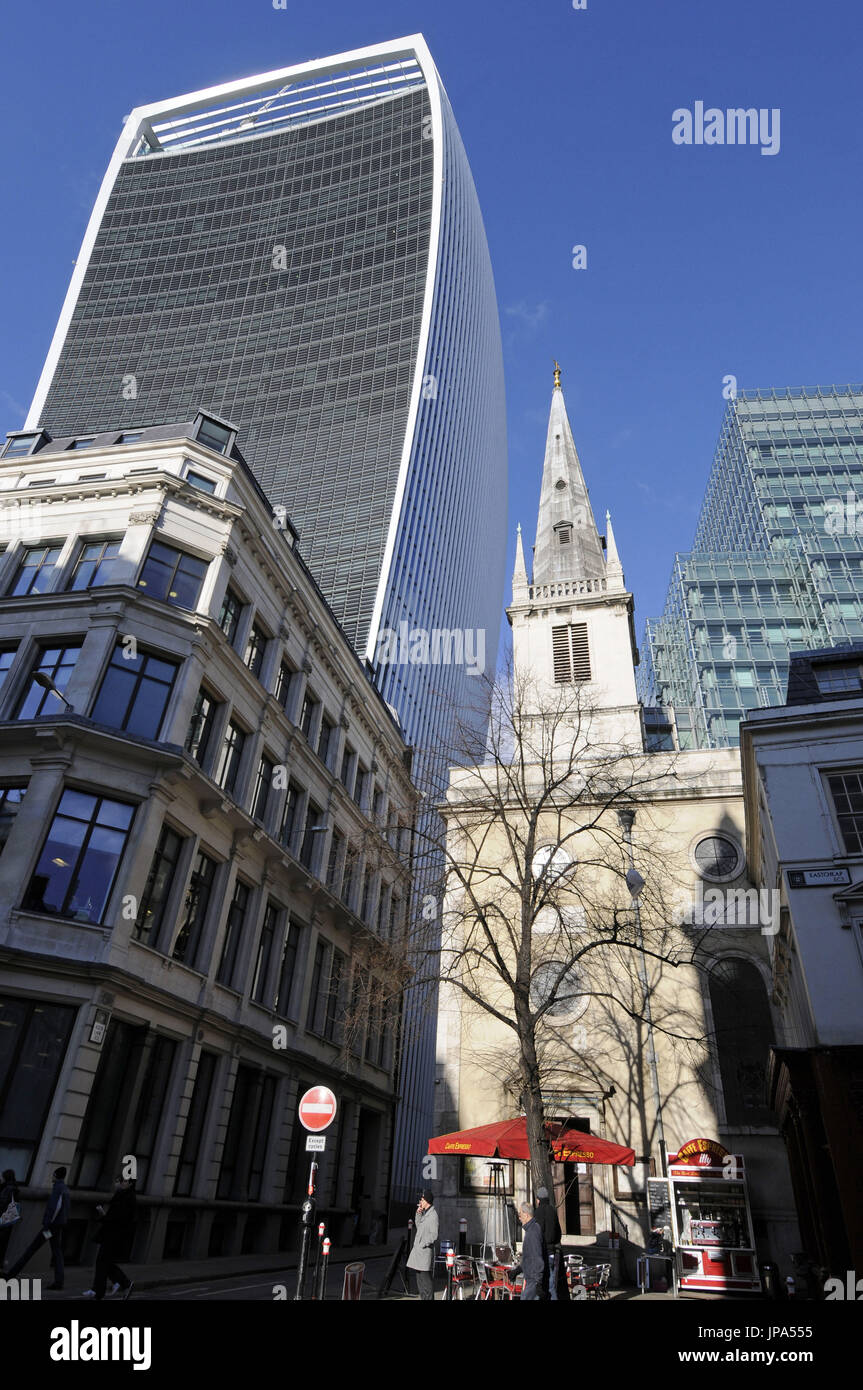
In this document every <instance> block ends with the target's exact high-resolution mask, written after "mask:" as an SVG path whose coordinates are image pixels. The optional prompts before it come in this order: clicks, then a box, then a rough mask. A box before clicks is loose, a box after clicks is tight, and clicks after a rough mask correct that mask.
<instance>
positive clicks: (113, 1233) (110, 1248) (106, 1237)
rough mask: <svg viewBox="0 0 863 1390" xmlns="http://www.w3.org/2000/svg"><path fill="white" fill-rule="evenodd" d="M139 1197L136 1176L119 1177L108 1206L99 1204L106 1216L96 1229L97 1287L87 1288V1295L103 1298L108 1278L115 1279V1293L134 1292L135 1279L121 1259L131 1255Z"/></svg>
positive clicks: (94, 1280)
mask: <svg viewBox="0 0 863 1390" xmlns="http://www.w3.org/2000/svg"><path fill="white" fill-rule="evenodd" d="M136 1204H137V1197H136V1195H135V1180H134V1178H118V1179H117V1182H116V1186H115V1189H114V1195H113V1196H112V1198H111V1200H110V1202H109V1203H108V1210H107V1211H106V1210H105V1208H104V1207H103V1206H98V1207H97V1208H96V1211H97V1212H98V1213H99V1215H100V1216H101V1218H102V1220H101V1222H100V1224H99V1229H98V1231H97V1233H96V1240H97V1241H98V1243H99V1253H98V1255H97V1256H96V1268H95V1269H94V1271H93V1287H92V1289H87V1290H86V1291H85V1293H84V1295H83V1297H84V1298H95V1299H102V1298H104V1297H105V1287H106V1285H107V1282H108V1279H109V1278H110V1280H111V1283H112V1288H111V1293H112V1294H115V1293H120V1291H121V1290H122V1292H123V1297H124V1298H128V1297H129V1294H130V1293H131V1292H132V1287H133V1286H132V1280H131V1279H130V1278H129V1276H128V1274H126V1273H125V1272H124V1271H123V1270H122V1269H121V1268H120V1266H119V1264H118V1263H117V1261H118V1260H125V1259H128V1257H129V1254H130V1253H131V1249H132V1239H133V1237H134V1234H135V1220H136V1211H135V1208H136Z"/></svg>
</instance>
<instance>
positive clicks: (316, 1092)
mask: <svg viewBox="0 0 863 1390" xmlns="http://www.w3.org/2000/svg"><path fill="white" fill-rule="evenodd" d="M299 1116H300V1124H301V1125H302V1126H303V1128H304V1129H308V1130H311V1131H312V1133H313V1134H316V1133H320V1131H321V1130H322V1129H326V1128H327V1126H328V1125H331V1124H332V1122H333V1120H334V1119H335V1118H336V1098H335V1096H334V1095H333V1093H332V1091H331V1090H329V1089H328V1087H326V1086H313V1087H312V1089H311V1090H310V1091H306V1094H305V1095H304V1096H303V1098H302V1100H301V1101H300V1108H299Z"/></svg>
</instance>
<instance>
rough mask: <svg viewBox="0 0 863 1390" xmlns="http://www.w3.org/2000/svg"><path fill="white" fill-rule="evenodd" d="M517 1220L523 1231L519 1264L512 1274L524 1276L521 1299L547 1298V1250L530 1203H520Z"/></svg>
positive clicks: (523, 1300)
mask: <svg viewBox="0 0 863 1390" xmlns="http://www.w3.org/2000/svg"><path fill="white" fill-rule="evenodd" d="M518 1215H519V1220H520V1221H521V1224H522V1228H523V1230H524V1238H523V1242H522V1247H521V1264H520V1265H516V1266H515V1268H514V1269H513V1270H512V1273H513V1274H523V1275H524V1286H523V1288H522V1291H521V1299H522V1302H523V1303H524V1302H525V1301H526V1300H535V1299H546V1298H548V1248H547V1246H546V1243H545V1236H544V1235H543V1233H542V1227H541V1226H540V1224H539V1222H538V1221H537V1220H536V1213H535V1211H534V1209H533V1206H532V1205H531V1203H530V1202H522V1204H521V1206H520V1207H519V1209H518Z"/></svg>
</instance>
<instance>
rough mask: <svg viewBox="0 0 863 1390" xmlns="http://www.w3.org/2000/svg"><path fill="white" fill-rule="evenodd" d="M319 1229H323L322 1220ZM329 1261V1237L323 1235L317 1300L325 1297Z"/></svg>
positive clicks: (320, 1300)
mask: <svg viewBox="0 0 863 1390" xmlns="http://www.w3.org/2000/svg"><path fill="white" fill-rule="evenodd" d="M320 1229H321V1231H323V1229H324V1227H323V1222H322V1223H321V1228H320ZM329 1262H330V1238H329V1236H324V1239H323V1241H322V1243H321V1267H320V1270H319V1272H318V1286H317V1296H318V1301H319V1302H323V1300H324V1299H325V1298H326V1296H327V1265H328V1264H329Z"/></svg>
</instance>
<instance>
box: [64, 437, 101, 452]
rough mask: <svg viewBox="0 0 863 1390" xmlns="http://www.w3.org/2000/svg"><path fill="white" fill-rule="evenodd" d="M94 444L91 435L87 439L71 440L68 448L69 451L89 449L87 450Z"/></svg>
mask: <svg viewBox="0 0 863 1390" xmlns="http://www.w3.org/2000/svg"><path fill="white" fill-rule="evenodd" d="M95 443H96V436H95V435H92V434H91V435H90V437H89V438H88V439H73V440H72V443H71V444H70V445H69V448H70V449H89V448H90V447H91V445H93V444H95Z"/></svg>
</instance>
